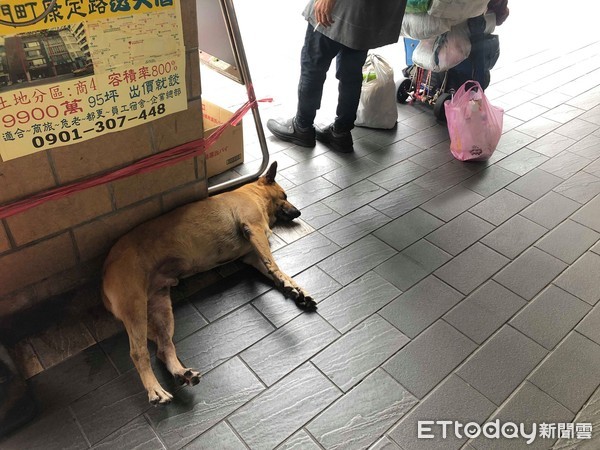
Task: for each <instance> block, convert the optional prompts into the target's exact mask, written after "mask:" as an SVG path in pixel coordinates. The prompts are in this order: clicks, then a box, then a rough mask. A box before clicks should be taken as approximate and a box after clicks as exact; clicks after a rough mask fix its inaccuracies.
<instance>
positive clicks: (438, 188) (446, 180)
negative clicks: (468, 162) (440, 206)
mask: <svg viewBox="0 0 600 450" xmlns="http://www.w3.org/2000/svg"><path fill="white" fill-rule="evenodd" d="M472 175H473V173H472V172H470V171H469V169H468V168H467V167H466V166H465V165H463V164H460V165H457V164H454V161H453V160H452V161H450V162H448V163H446V164H444V165H443V166H440V167H438V168H437V169H434V170H432V171H431V172H429V173H427V174H425V175H423V176H421V177H419V178H417V179H416V180H415V181H414V183H415V184H416V185H418V186H420V187H422V188H424V189H427V190H428V191H430V192H433V193H434V194H435V195H437V194H440V193H442V192H444V191H446V190H448V189H450V188H451V187H453V186H456V185H457V184H460V183H461V182H462V181H464V180H466V179H467V178H469V177H471V176H472Z"/></svg>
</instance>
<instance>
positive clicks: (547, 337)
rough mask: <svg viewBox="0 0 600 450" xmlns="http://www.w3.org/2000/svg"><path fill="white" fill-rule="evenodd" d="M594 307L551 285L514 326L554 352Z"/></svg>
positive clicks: (512, 321)
mask: <svg viewBox="0 0 600 450" xmlns="http://www.w3.org/2000/svg"><path fill="white" fill-rule="evenodd" d="M590 309H591V308H590V305H588V304H587V303H585V302H583V301H581V300H579V299H578V298H577V297H574V296H572V295H571V294H569V293H568V292H566V291H563V290H562V289H559V288H557V287H556V286H553V285H550V286H549V287H548V288H547V289H546V290H544V291H542V293H541V294H540V295H538V296H537V297H536V298H535V299H534V300H532V301H531V302H530V303H529V305H527V307H526V308H524V309H523V310H522V311H521V312H520V313H519V314H517V315H516V316H515V317H514V318H513V319H512V320H511V321H510V324H511V325H512V326H513V327H515V328H516V329H517V330H519V331H521V332H522V333H523V334H525V335H527V336H529V337H530V338H531V339H533V340H534V341H536V342H537V343H538V344H541V345H543V346H544V347H546V348H547V349H548V350H552V349H553V348H554V347H555V346H556V344H558V343H559V342H560V341H561V340H562V338H564V337H565V336H566V335H567V334H568V333H569V331H571V330H572V329H573V327H574V326H575V325H577V323H578V322H579V321H580V320H581V319H582V318H583V317H584V316H585V315H586V314H587V313H588V311H589V310H590Z"/></svg>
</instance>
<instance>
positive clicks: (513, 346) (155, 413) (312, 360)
mask: <svg viewBox="0 0 600 450" xmlns="http://www.w3.org/2000/svg"><path fill="white" fill-rule="evenodd" d="M242 3H244V4H243V5H240V8H241V9H240V11H239V14H240V20H242V19H244V20H242V25H244V26H246V27H248V25H247V24H248V22H249V20H250V17H251V16H250V13H249V10H250V5H245V3H248V4H251V3H253V2H242ZM265 3H266V4H268V5H266V6H268V8H267V7H265V9H268V10H269V11H271V14H273V17H278V18H279V20H277V21H276V22H275V23H274V24H272V28H271V31H273V30H275V31H278V30H280V27H281V28H282V30H283V29H284V27H285V26H289V27H291V30H288V31H287V33H289V35H290V36H291V37H290V39H289V40H297V39H299V37H300V36H301V33H302V31H301V29H302V28H303V26H304V25H303V22H302V19H301V18H299V17H298V12H297V11H298V10H299V9H300V8H301V5H298V4H295V5H291V6H288V5H286V6H281V2H274V1H271V0H269V1H266V0H265ZM521 3H523V2H521ZM527 3H528V5H521V4H519V3H516V2H515V4H514V5H510V6H511V16H510V17H509V19H508V21H507V23H506V24H505V25H503V27H502V28H500V29H499V30H498V31H499V34H500V35H501V42H502V44H501V46H502V57H501V59H500V61H499V63H498V66H497V67H496V68H495V69H494V70H493V72H492V85H491V86H490V88H489V89H488V91H487V93H488V95H489V97H490V98H491V99H492V100H493V102H494V103H495V104H497V105H499V106H503V107H504V108H505V109H506V115H505V129H504V134H503V137H502V140H501V142H500V145H499V147H498V150H497V151H496V153H495V154H494V157H493V158H492V160H491V161H489V162H488V163H475V164H473V163H471V164H466V163H461V162H458V161H456V160H453V159H452V157H451V155H450V153H449V142H448V135H447V131H446V128H445V126H444V125H440V124H437V123H436V122H435V120H433V119H432V115H431V112H430V110H428V109H427V108H424V107H420V106H409V105H399V106H398V111H399V123H398V126H397V128H396V129H394V130H390V131H375V130H369V129H356V130H355V131H354V137H355V141H356V146H355V147H356V151H355V153H353V154H346V155H340V154H335V153H332V152H331V151H329V150H328V149H327V148H325V147H323V146H322V145H320V144H318V145H317V147H316V148H315V149H314V150H307V149H303V148H298V147H289V146H287V145H285V144H283V143H280V142H277V141H275V140H273V138H272V137H270V138H269V143H270V151H271V159H272V160H277V161H278V163H279V168H280V171H279V175H278V177H279V181H280V182H281V184H282V185H283V186H284V187H285V188H286V189H287V192H288V195H289V198H290V200H291V201H292V202H293V203H295V204H296V205H297V206H298V207H300V208H301V209H302V217H301V221H300V223H299V225H297V226H296V227H292V228H289V227H288V228H283V227H280V228H278V229H277V230H276V235H275V236H274V239H273V246H274V248H276V251H275V257H276V260H277V261H278V263H279V264H280V266H281V267H282V268H283V269H284V270H285V271H286V272H288V273H289V274H291V275H294V276H295V278H296V279H297V280H298V281H299V282H300V283H301V284H302V285H304V286H305V287H306V288H307V290H308V291H310V292H312V293H313V295H314V297H315V298H316V300H317V301H318V302H319V308H318V311H317V312H316V313H310V314H308V313H302V312H301V311H300V310H298V309H297V308H296V307H295V305H294V304H293V302H291V301H289V300H285V299H284V298H283V297H282V295H280V294H279V293H278V292H276V291H274V290H273V289H272V287H271V286H270V285H269V284H268V283H266V282H265V280H264V279H262V278H261V277H260V276H259V275H258V274H257V273H254V272H252V271H246V270H244V271H241V272H240V271H238V270H237V269H238V267H237V266H229V267H225V268H223V269H222V270H220V271H218V272H214V273H212V275H213V279H215V280H217V281H216V283H214V284H212V285H210V286H209V287H208V288H204V289H200V290H198V289H194V288H193V286H194V283H195V282H194V281H193V280H192V281H188V282H187V283H184V289H182V290H180V291H179V293H178V296H179V297H186V298H184V299H183V300H182V301H180V302H179V303H178V304H177V306H176V322H177V324H176V328H177V335H176V341H177V348H178V352H179V357H180V358H181V359H182V360H183V362H184V363H185V364H188V365H192V366H195V367H196V368H199V369H200V370H201V371H202V372H203V373H204V376H203V378H202V380H201V382H200V384H199V385H198V386H196V387H193V388H183V389H179V388H176V387H175V386H174V384H173V381H172V380H170V379H169V377H168V376H167V374H166V373H165V370H164V369H163V368H162V367H161V365H160V364H156V372H157V373H158V374H159V375H160V378H161V380H164V381H163V383H164V385H165V386H166V387H168V389H170V390H172V391H175V401H174V403H173V404H172V405H170V406H168V407H165V408H153V407H151V406H149V405H148V403H147V397H146V394H145V392H144V391H143V389H142V386H141V383H140V381H139V379H138V376H137V373H136V372H135V371H133V370H132V369H131V367H132V364H131V361H130V360H129V357H128V349H127V341H126V339H125V337H124V336H123V335H122V334H120V335H117V336H114V337H111V338H109V339H107V340H104V341H102V342H100V344H96V345H93V346H91V347H89V348H87V349H86V350H85V351H83V352H80V353H78V354H76V355H74V356H72V357H71V358H69V359H67V360H65V361H64V362H62V363H60V364H57V365H54V366H53V367H51V368H49V369H47V370H45V371H42V372H41V373H39V374H38V375H36V376H34V377H33V378H32V379H31V382H32V385H33V387H34V389H35V393H36V394H37V397H38V399H39V401H40V404H41V406H42V414H41V415H40V417H39V419H37V420H36V421H35V422H33V423H31V424H30V425H28V426H26V427H24V428H23V429H22V430H20V431H19V432H17V433H16V434H14V435H13V436H11V437H10V438H8V439H7V440H4V441H1V442H0V447H1V448H6V449H35V448H39V449H44V450H47V449H55V448H56V449H66V448H68V449H78V448H87V447H90V446H93V447H95V448H96V447H97V448H107V449H129V448H143V449H144V450H146V449H154V448H156V449H161V448H180V447H183V446H188V447H187V448H195V449H211V450H212V449H237V448H240V449H244V448H252V449H271V448H276V447H277V448H281V449H292V448H294V449H302V450H304V449H319V448H325V449H344V450H346V449H363V448H369V447H370V446H371V445H374V447H373V448H377V449H384V448H385V449H399V448H400V449H404V450H409V449H429V448H440V449H452V448H466V449H471V450H472V449H474V448H475V449H478V450H481V449H487V448H503V449H504V448H551V447H552V446H553V445H554V441H555V440H556V439H537V440H536V441H535V443H534V444H533V445H530V446H526V445H525V443H524V441H523V440H522V439H518V440H500V441H499V440H493V439H485V438H483V437H479V438H477V439H474V440H472V441H471V442H467V439H466V438H463V439H458V438H455V437H449V438H448V439H445V440H442V439H440V438H439V437H438V438H436V439H432V440H423V439H421V440H418V439H417V438H416V422H417V420H442V419H450V420H461V421H462V422H463V423H466V422H471V421H473V422H477V423H484V422H487V421H490V420H495V419H500V420H501V421H503V422H504V421H513V422H525V423H527V424H531V423H532V422H537V423H540V422H548V423H559V422H570V421H572V420H573V419H575V421H576V422H590V423H593V424H594V427H595V429H594V432H593V434H592V440H591V441H587V440H585V441H579V442H578V441H576V440H574V439H560V440H559V441H558V442H557V443H556V445H555V448H561V449H563V448H569V449H570V448H588V449H597V448H600V414H599V413H598V401H599V399H600V391H598V390H597V389H598V386H599V385H600V331H599V330H600V303H598V301H599V300H600V242H599V239H600V195H599V194H600V38H594V37H591V36H590V35H591V33H592V31H591V30H593V28H587V29H588V30H589V32H587V33H586V32H585V30H586V26H587V27H591V25H590V24H591V23H593V22H592V21H591V20H590V19H589V18H586V14H581V15H579V14H578V22H577V23H578V25H577V26H578V27H581V30H584V31H582V32H580V33H575V35H573V33H570V34H569V37H568V38H567V37H565V35H564V34H561V33H557V34H553V33H548V32H547V30H560V29H561V27H562V28H564V27H565V26H566V22H568V21H564V20H561V19H562V17H561V8H557V9H556V10H555V11H553V12H549V10H550V9H552V8H551V7H549V6H547V5H548V2H541V0H535V1H533V0H532V1H531V2H527ZM549 3H552V2H549ZM557 4H558V3H557ZM543 6H545V7H544V8H542V7H543ZM536 8H537V9H536ZM542 10H543V11H544V13H543V14H545V15H544V16H543V20H537V21H536V20H534V17H535V13H536V11H542ZM562 11H564V8H562ZM540 14H541V13H540ZM580 21H581V22H580ZM534 22H535V23H534ZM538 22H540V23H541V25H540V24H539V23H538ZM536 26H538V27H539V30H537V31H536V29H535V27H536ZM525 27H529V28H530V32H529V33H528V36H537V38H536V40H532V41H528V42H524V41H523V39H524V38H523V33H522V30H523V29H525ZM243 30H244V28H243V29H242V31H243ZM297 30H300V31H298V34H291V33H292V32H293V33H295V32H296V31H297ZM544 30H545V31H544ZM519 36H520V37H519ZM263 37H264V35H261V34H260V33H257V34H256V35H251V36H250V37H249V39H248V42H247V49H248V54H249V58H250V62H251V64H252V63H253V62H254V64H253V67H257V70H255V71H254V76H255V84H256V86H257V89H258V90H259V97H260V96H261V95H264V96H268V95H273V96H274V97H275V102H274V104H273V105H267V106H266V107H265V108H264V109H263V117H264V118H265V119H266V118H268V117H274V116H278V115H285V113H286V112H288V111H290V108H292V109H293V106H294V104H295V101H294V99H293V95H294V89H293V84H295V80H296V76H297V75H296V74H295V72H294V71H295V70H296V60H297V55H298V52H297V50H298V48H297V47H296V46H295V47H294V48H291V49H287V50H288V51H287V52H285V53H282V56H281V58H277V60H276V64H278V65H280V66H281V67H280V70H278V69H274V68H273V64H274V63H273V58H272V57H273V55H274V52H270V53H269V55H265V54H264V50H265V46H264V40H261V39H262V38H263ZM527 39H529V38H527ZM527 39H526V40H527ZM289 40H288V39H281V40H279V41H278V42H273V46H274V47H275V48H286V45H289V42H288V41H289ZM259 43H260V44H259ZM294 45H296V44H294ZM382 51H384V52H387V53H389V54H391V55H392V58H391V59H392V60H393V59H394V58H396V61H395V68H396V69H397V70H398V71H399V70H400V68H401V64H402V59H403V56H402V54H401V50H400V46H399V45H397V46H391V47H388V48H386V49H383V50H382ZM394 55H396V56H394ZM261 58H262V59H261ZM258 61H261V62H263V63H260V64H259V63H258ZM288 63H289V64H288ZM290 80H291V81H290ZM204 90H205V92H209V91H210V89H209V87H208V86H207V83H204ZM329 91H331V89H329ZM333 100H334V99H333ZM331 104H332V99H331V98H329V99H328V100H327V101H326V102H325V103H324V105H325V106H324V108H323V111H322V114H323V115H324V116H325V117H327V114H328V113H329V114H331ZM246 122H247V125H249V126H247V133H246V148H247V153H246V164H245V165H244V166H242V167H240V168H238V172H240V173H247V172H248V171H250V170H253V169H254V168H255V167H257V165H258V161H257V158H258V155H259V152H258V148H257V144H256V138H253V135H252V127H251V126H250V125H251V124H250V121H246ZM231 175H232V174H231V173H230V174H229V175H224V177H227V176H231ZM233 175H235V174H233ZM87 323H88V325H87V326H88V328H89V333H87V331H86V333H87V334H88V335H89V334H90V333H91V335H93V336H94V337H97V336H99V335H101V334H102V333H99V332H98V329H95V328H94V327H93V326H90V325H89V322H87ZM42 364H47V363H44V362H43V361H42ZM48 365H49V364H48ZM45 367H46V365H45ZM586 404H587V405H588V406H587V407H586Z"/></svg>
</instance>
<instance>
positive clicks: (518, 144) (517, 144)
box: [496, 130, 535, 155]
mask: <svg viewBox="0 0 600 450" xmlns="http://www.w3.org/2000/svg"><path fill="white" fill-rule="evenodd" d="M533 141H535V138H534V137H532V136H529V135H527V134H525V133H521V132H520V131H517V130H510V131H509V132H507V133H504V134H503V135H502V139H500V142H499V143H498V146H497V147H496V150H499V151H501V152H502V153H506V154H507V155H510V154H511V153H514V152H516V151H517V150H519V149H521V148H523V147H526V146H527V145H529V144H530V143H531V142H533Z"/></svg>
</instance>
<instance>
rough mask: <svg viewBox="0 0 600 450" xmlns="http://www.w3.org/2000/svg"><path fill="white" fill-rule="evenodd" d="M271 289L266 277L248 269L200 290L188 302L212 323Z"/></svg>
mask: <svg viewBox="0 0 600 450" xmlns="http://www.w3.org/2000/svg"><path fill="white" fill-rule="evenodd" d="M272 287H273V285H272V283H271V282H270V281H269V280H268V279H267V278H266V277H263V276H261V275H259V274H257V272H256V271H254V270H253V269H249V270H245V271H243V272H238V273H236V274H235V275H233V276H230V277H227V278H226V279H224V280H222V281H220V282H218V283H215V284H213V285H211V286H209V287H208V288H206V289H202V290H201V291H200V292H198V293H197V294H194V295H192V296H191V297H189V300H190V301H191V303H192V304H193V305H194V306H195V307H196V308H198V311H200V313H201V314H202V315H203V316H204V317H206V318H207V319H208V320H209V321H211V322H214V321H215V320H217V319H218V318H220V317H223V316H224V315H225V314H227V313H229V312H231V311H233V310H234V309H236V308H239V307H240V306H242V305H245V304H246V303H248V302H249V301H250V300H252V299H254V298H256V297H258V296H259V295H261V294H263V293H264V292H266V291H268V290H269V289H271V288H272Z"/></svg>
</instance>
